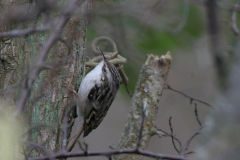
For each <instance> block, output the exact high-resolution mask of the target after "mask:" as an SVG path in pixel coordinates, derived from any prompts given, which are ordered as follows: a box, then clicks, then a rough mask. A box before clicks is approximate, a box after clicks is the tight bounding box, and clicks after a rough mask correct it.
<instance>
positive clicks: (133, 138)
mask: <svg viewBox="0 0 240 160" xmlns="http://www.w3.org/2000/svg"><path fill="white" fill-rule="evenodd" d="M170 65H171V55H170V53H169V52H168V53H167V54H166V55H164V56H160V57H159V56H155V55H148V56H147V60H146V62H145V64H144V65H143V67H142V70H141V72H140V75H139V80H138V82H137V85H136V88H135V91H134V94H133V97H132V102H131V107H130V111H129V115H128V119H127V122H126V125H125V128H124V130H123V132H122V136H121V139H120V141H119V144H118V146H117V148H135V147H136V145H137V142H138V137H139V134H140V128H141V124H142V123H141V122H142V117H143V116H142V113H143V110H144V112H145V118H144V124H143V130H142V138H141V142H140V148H141V149H145V148H146V147H147V144H148V141H149V139H150V138H151V137H152V136H153V135H154V134H157V131H156V128H155V119H156V115H157V111H158V104H159V101H160V98H161V95H162V90H163V87H164V84H165V82H166V78H167V75H168V71H169V68H170ZM114 159H115V160H123V159H125V160H130V159H138V160H139V159H142V156H140V155H117V156H114Z"/></svg>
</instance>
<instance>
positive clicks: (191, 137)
mask: <svg viewBox="0 0 240 160" xmlns="http://www.w3.org/2000/svg"><path fill="white" fill-rule="evenodd" d="M203 127H205V125H202V126H201V127H200V128H199V129H198V130H197V131H196V132H195V133H194V134H193V135H192V136H190V138H189V139H188V140H187V142H186V143H185V145H184V146H183V148H182V151H181V154H182V155H184V152H185V151H186V150H187V149H188V146H189V144H190V142H191V141H192V140H193V138H194V137H195V136H196V135H198V134H199V132H200V131H201V130H202V129H203Z"/></svg>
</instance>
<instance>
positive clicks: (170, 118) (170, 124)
mask: <svg viewBox="0 0 240 160" xmlns="http://www.w3.org/2000/svg"><path fill="white" fill-rule="evenodd" d="M171 120H172V117H169V127H170V130H171V137H172V143H173V147H174V149H175V150H176V151H177V153H178V154H179V150H178V149H177V147H176V145H175V142H174V138H173V128H172V122H171Z"/></svg>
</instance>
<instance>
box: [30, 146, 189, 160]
mask: <svg viewBox="0 0 240 160" xmlns="http://www.w3.org/2000/svg"><path fill="white" fill-rule="evenodd" d="M119 154H139V155H143V156H147V157H152V158H161V159H171V160H189V159H187V158H185V157H184V156H175V155H167V154H160V153H153V152H149V151H144V150H142V149H139V150H136V148H132V149H115V150H107V151H88V152H82V151H81V152H59V153H56V154H52V155H51V156H43V157H36V158H29V160H49V159H50V158H53V159H59V158H70V157H89V156H111V155H119Z"/></svg>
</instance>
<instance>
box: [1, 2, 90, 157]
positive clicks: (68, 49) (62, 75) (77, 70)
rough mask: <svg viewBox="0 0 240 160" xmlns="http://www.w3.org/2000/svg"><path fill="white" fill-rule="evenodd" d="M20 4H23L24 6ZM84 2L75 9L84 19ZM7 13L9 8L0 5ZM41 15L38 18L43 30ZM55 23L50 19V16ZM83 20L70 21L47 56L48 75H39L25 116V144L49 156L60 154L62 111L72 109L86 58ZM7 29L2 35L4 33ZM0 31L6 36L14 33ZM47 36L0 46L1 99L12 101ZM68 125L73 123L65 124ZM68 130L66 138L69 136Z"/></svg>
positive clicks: (85, 20)
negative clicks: (34, 145) (40, 147)
mask: <svg viewBox="0 0 240 160" xmlns="http://www.w3.org/2000/svg"><path fill="white" fill-rule="evenodd" d="M24 3H25V2H24ZM91 3H92V1H91V0H88V1H85V2H84V3H83V5H82V6H81V7H79V9H78V10H79V11H76V13H78V14H79V13H84V12H85V10H87V9H88V7H89V5H91ZM2 5H3V7H4V8H5V9H6V10H7V9H9V7H11V6H13V5H14V4H10V2H9V1H3V2H2ZM44 16H45V15H41V16H40V17H39V20H38V22H39V24H37V26H38V25H42V23H43V20H44ZM51 16H52V17H54V19H57V18H58V16H56V14H55V13H51ZM87 16H89V15H85V14H81V15H73V16H72V17H71V19H70V20H69V22H68V24H67V26H66V27H65V28H64V30H63V34H62V36H61V37H62V39H64V42H63V41H58V42H57V43H56V44H55V45H54V46H53V47H52V49H51V50H50V52H49V53H48V56H47V58H46V61H45V62H46V65H49V66H52V69H50V70H44V71H42V72H41V73H40V74H39V76H38V78H37V80H36V82H35V83H34V87H33V88H32V90H31V95H30V97H29V99H28V102H27V106H26V107H25V110H24V116H23V117H24V120H25V122H26V124H27V126H26V130H28V132H26V133H29V134H28V137H27V139H28V140H29V141H33V142H34V143H37V144H42V145H43V146H45V147H46V148H47V149H49V150H50V151H51V152H57V151H59V150H60V149H61V144H62V137H63V136H62V134H63V132H62V129H63V125H62V124H63V122H62V121H63V116H64V113H65V111H66V110H67V109H68V108H70V107H72V106H73V105H74V103H75V102H74V95H73V93H72V92H71V91H70V90H71V89H75V90H77V88H78V86H79V83H80V82H81V79H82V76H83V74H84V65H83V64H84V62H85V58H84V55H85V52H86V30H87V24H88V20H89V19H88V18H87ZM34 23H35V21H34V22H27V23H24V27H26V28H31V27H32V26H33V24H34ZM5 28H6V29H5ZM5 28H1V31H6V30H11V29H14V27H11V28H10V27H9V26H7V27H5ZM49 33H50V32H46V33H38V34H34V35H29V36H27V37H18V38H6V39H3V40H2V41H1V44H0V47H1V50H0V59H1V60H0V89H1V90H2V92H1V93H2V94H1V96H3V97H6V98H8V99H11V100H12V101H16V99H17V97H18V94H19V91H20V88H21V82H22V80H23V78H24V77H25V75H26V74H27V73H28V71H29V70H30V69H32V67H33V65H34V63H35V62H36V57H37V54H38V53H39V50H40V48H41V47H42V45H41V44H43V43H44V42H45V41H46V39H47V38H48V36H49ZM68 122H69V123H70V122H72V119H71V118H69V119H68ZM72 125H73V123H71V124H70V127H69V128H68V129H69V132H68V135H69V134H70V132H71V126H72ZM29 154H31V156H33V157H35V156H40V155H42V152H40V151H38V150H32V151H31V153H29Z"/></svg>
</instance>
